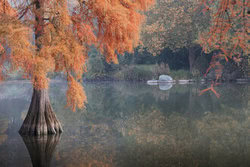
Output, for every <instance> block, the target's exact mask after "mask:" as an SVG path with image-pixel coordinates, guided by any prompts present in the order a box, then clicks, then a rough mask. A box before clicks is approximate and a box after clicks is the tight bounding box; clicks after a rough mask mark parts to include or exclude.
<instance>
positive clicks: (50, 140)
mask: <svg viewBox="0 0 250 167" xmlns="http://www.w3.org/2000/svg"><path fill="white" fill-rule="evenodd" d="M22 138H23V141H24V144H25V145H26V148H27V149H28V151H29V154H30V158H31V161H32V165H33V166H34V167H49V166H50V162H51V158H52V156H53V153H54V150H55V148H56V145H57V144H58V142H59V140H60V134H57V135H49V136H22Z"/></svg>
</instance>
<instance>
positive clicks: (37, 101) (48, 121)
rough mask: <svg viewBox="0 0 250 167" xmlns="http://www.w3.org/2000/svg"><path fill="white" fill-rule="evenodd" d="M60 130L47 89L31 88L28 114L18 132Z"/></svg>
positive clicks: (26, 133)
mask: <svg viewBox="0 0 250 167" xmlns="http://www.w3.org/2000/svg"><path fill="white" fill-rule="evenodd" d="M61 132H62V126H61V124H60V122H59V121H58V119H57V118H56V115H55V113H54V112H53V109H52V107H51V104H50V100H49V95H48V90H47V89H43V90H36V89H33V95H32V100H31V104H30V107H29V111H28V114H27V116H26V118H25V120H24V122H23V125H22V127H21V129H20V130H19V133H20V134H22V135H46V134H56V133H61Z"/></svg>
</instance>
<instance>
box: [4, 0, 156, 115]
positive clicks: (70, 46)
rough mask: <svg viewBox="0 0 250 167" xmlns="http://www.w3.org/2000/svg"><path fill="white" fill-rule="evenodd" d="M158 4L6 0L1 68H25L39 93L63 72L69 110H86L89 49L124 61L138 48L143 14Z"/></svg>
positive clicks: (110, 0)
mask: <svg viewBox="0 0 250 167" xmlns="http://www.w3.org/2000/svg"><path fill="white" fill-rule="evenodd" d="M8 2H9V3H8ZM29 3H30V4H29ZM153 3H154V0H91V1H87V0H72V1H67V0H34V1H26V0H0V70H1V72H3V71H4V70H3V68H4V66H3V64H4V63H5V62H6V61H8V62H10V64H11V70H18V69H21V70H22V71H23V74H24V75H25V76H26V77H27V78H29V79H31V81H32V83H33V86H34V88H35V89H47V88H48V86H49V80H48V78H47V73H48V72H60V71H62V72H64V73H65V74H66V75H67V78H68V91H67V103H68V106H71V107H72V109H73V110H75V109H76V107H78V108H83V107H84V102H86V100H87V99H86V95H85V93H84V90H83V87H82V85H81V84H80V83H79V81H80V80H81V78H82V74H83V73H84V72H85V71H86V67H85V63H86V61H87V57H88V48H89V46H91V45H95V46H96V47H98V48H99V49H100V51H101V52H102V53H103V54H105V56H106V59H107V61H108V62H111V61H112V62H115V63H118V60H117V54H123V53H124V52H126V51H128V52H132V51H133V48H134V47H135V46H137V45H138V43H139V33H140V28H141V23H142V22H143V18H144V17H143V14H142V11H145V10H147V9H148V8H149V6H150V5H152V4H153ZM10 4H11V5H10ZM8 48H10V53H8V52H6V51H5V50H6V49H8ZM2 76H3V75H0V78H3V77H2Z"/></svg>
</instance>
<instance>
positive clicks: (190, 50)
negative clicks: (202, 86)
mask: <svg viewBox="0 0 250 167" xmlns="http://www.w3.org/2000/svg"><path fill="white" fill-rule="evenodd" d="M195 59H196V55H195V47H189V48H188V60H189V70H190V72H192V71H193V67H194V63H195Z"/></svg>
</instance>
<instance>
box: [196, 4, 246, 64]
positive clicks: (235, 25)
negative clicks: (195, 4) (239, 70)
mask: <svg viewBox="0 0 250 167" xmlns="http://www.w3.org/2000/svg"><path fill="white" fill-rule="evenodd" d="M202 5H204V6H205V8H204V9H209V10H210V11H211V10H212V12H211V14H212V23H211V26H210V28H209V32H207V33H204V34H201V36H200V43H201V45H202V46H203V49H204V51H205V52H209V51H211V50H219V51H220V53H219V54H218V55H216V57H223V58H224V59H225V60H226V61H228V60H229V59H234V60H241V59H240V58H241V57H242V56H243V54H244V55H248V54H249V48H248V47H247V46H248V40H249V37H248V33H249V26H248V25H247V22H248V14H247V10H248V8H249V5H250V4H249V1H246V0H243V1H236V0H202ZM213 63H215V61H212V64H211V66H214V65H213Z"/></svg>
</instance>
